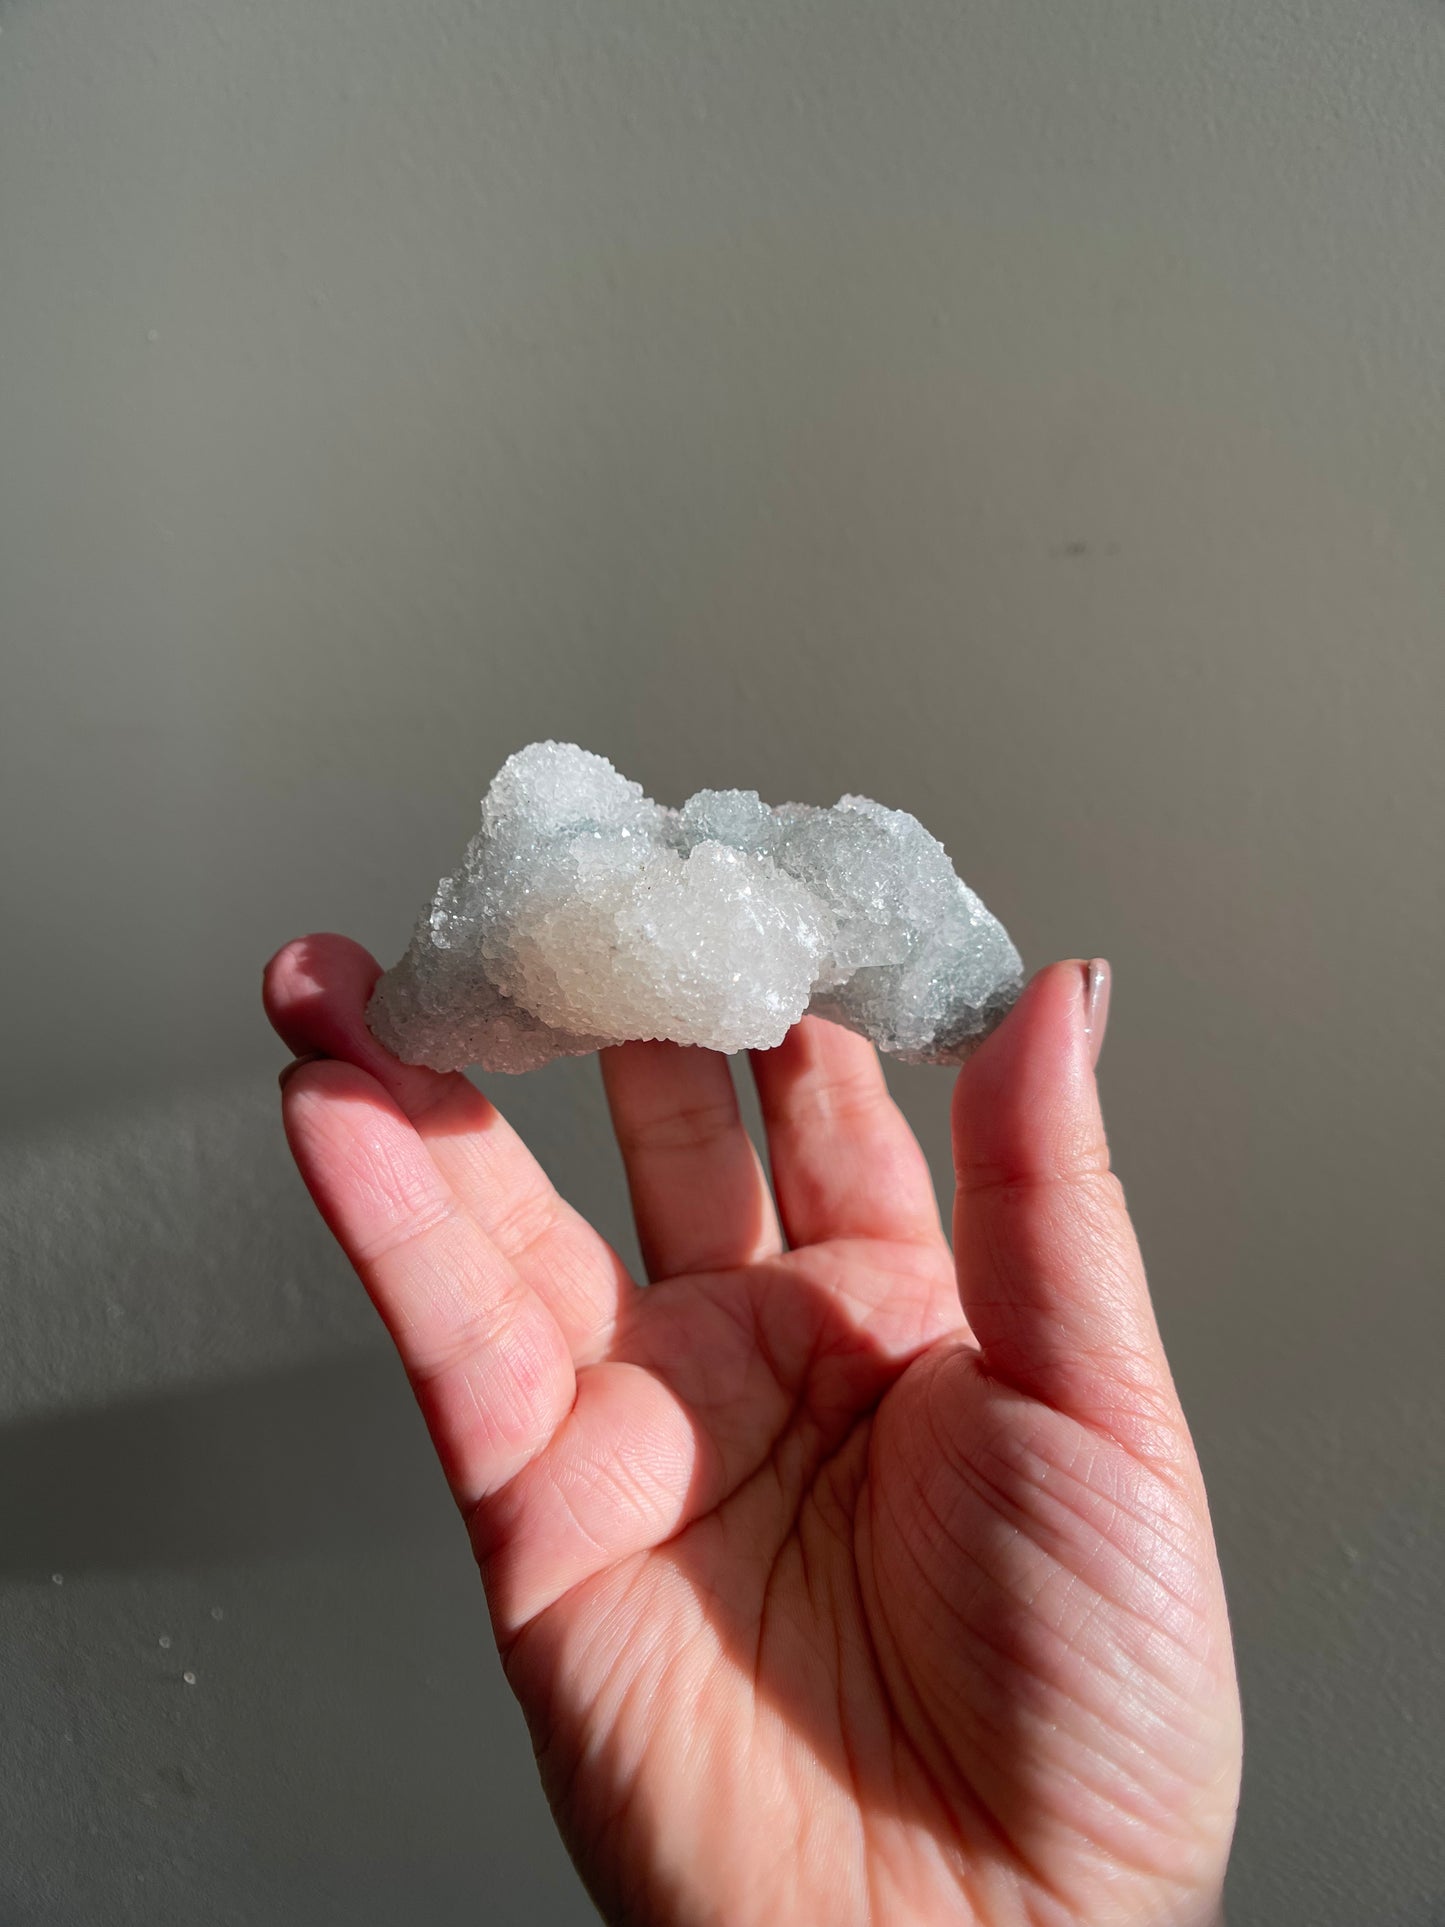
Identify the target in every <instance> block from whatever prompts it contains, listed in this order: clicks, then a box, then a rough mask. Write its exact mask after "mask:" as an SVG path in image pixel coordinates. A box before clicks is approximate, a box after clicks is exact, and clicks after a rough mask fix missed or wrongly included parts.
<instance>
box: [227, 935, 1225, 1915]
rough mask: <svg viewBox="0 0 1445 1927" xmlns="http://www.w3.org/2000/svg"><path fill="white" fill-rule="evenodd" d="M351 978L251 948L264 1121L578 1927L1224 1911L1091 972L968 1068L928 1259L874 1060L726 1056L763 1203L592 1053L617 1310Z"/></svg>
mask: <svg viewBox="0 0 1445 1927" xmlns="http://www.w3.org/2000/svg"><path fill="white" fill-rule="evenodd" d="M377 969H378V966H377V965H376V963H375V962H374V961H373V959H371V958H370V957H369V956H368V955H367V953H366V952H365V951H363V950H362V949H360V948H359V946H357V945H355V944H353V943H351V942H349V941H348V940H347V939H345V938H343V937H335V936H318V937H309V938H303V939H301V940H300V941H299V942H297V943H293V944H289V945H287V946H286V948H285V949H283V950H282V951H280V952H279V953H278V954H277V955H276V956H275V957H274V958H273V959H272V960H271V963H270V964H269V965H268V967H267V972H266V985H265V994H266V1006H267V1010H268V1012H269V1014H270V1017H271V1021H272V1023H273V1024H274V1025H275V1027H276V1029H277V1031H278V1032H279V1033H280V1035H281V1037H282V1039H283V1041H284V1042H285V1043H286V1045H287V1046H288V1047H289V1048H290V1049H291V1050H292V1051H293V1052H295V1053H296V1054H297V1056H298V1057H299V1058H302V1059H303V1060H307V1061H302V1062H301V1063H299V1064H296V1065H292V1066H289V1067H288V1069H287V1071H286V1072H284V1073H283V1078H282V1082H283V1091H284V1097H283V1107H284V1116H285V1127H286V1133H287V1137H288V1139H289V1141H290V1145H291V1149H292V1151H293V1153H294V1155H295V1158H296V1162H297V1164H298V1166H299V1168H300V1171H301V1175H302V1177H303V1178H304V1179H305V1181H306V1184H307V1185H308V1187H309V1188H310V1191H311V1194H312V1196H313V1197H314V1199H315V1200H316V1203H317V1205H318V1207H319V1208H320V1210H321V1212H322V1215H323V1216H324V1217H325V1219H326V1222H327V1223H328V1224H329V1226H330V1227H331V1230H332V1231H333V1233H334V1234H335V1236H336V1237H337V1239H338V1240H339V1242H340V1243H341V1245H342V1247H343V1249H344V1250H345V1252H346V1254H347V1256H348V1257H349V1258H350V1260H351V1262H352V1264H353V1265H354V1266H355V1268H356V1270H357V1272H358V1274H359V1275H360V1277H361V1279H362V1282H363V1283H364V1284H365V1286H366V1288H367V1290H368V1292H369V1293H370V1295H371V1297H372V1299H373V1301H374V1302H375V1304H376V1307H377V1309H378V1311H379V1312H380V1314H381V1316H382V1318H383V1320H384V1321H385V1323H386V1326H387V1328H388V1330H389V1331H390V1333H391V1336H392V1338H393V1340H394V1341H395V1344H396V1346H397V1349H398V1351H399V1353H400V1355H401V1359H402V1362H403V1364H404V1365H405V1367H406V1370H407V1373H408V1375H409V1377H410V1379H411V1383H412V1385H413V1387H414V1389H415V1391H416V1395H417V1397H418V1399H419V1400H420V1403H421V1407H422V1411H423V1413H424V1414H425V1417H426V1421H427V1424H428V1426H429V1428H430V1431H431V1436H432V1438H433V1440H434V1442H435V1445H436V1449H437V1454H438V1457H439V1458H440V1460H441V1464H442V1467H443V1470H444V1472H445V1474H446V1477H447V1479H448V1480H449V1482H450V1485H451V1489H452V1492H453V1494H454V1496H455V1498H456V1501H457V1503H458V1505H459V1507H460V1508H461V1511H462V1514H463V1516H464V1518H465V1519H466V1521H467V1524H468V1527H469V1530H470V1533H471V1539H472V1544H473V1546H474V1548H475V1551H476V1555H477V1559H478V1562H479V1564H480V1567H481V1571H482V1576H483V1579H484V1581H485V1585H486V1597H487V1602H488V1605H489V1608H490V1614H491V1623H492V1629H493V1632H494V1633H495V1636H496V1639H497V1643H498V1645H499V1647H500V1650H501V1654H502V1659H503V1663H504V1665H505V1669H506V1674H507V1678H508V1679H509V1681H510V1682H511V1685H512V1688H513V1690H514V1691H515V1692H516V1694H517V1697H518V1699H519V1700H520V1702H521V1704H522V1707H523V1709H524V1711H525V1713H526V1716H527V1720H528V1723H529V1725H530V1728H531V1732H532V1736H533V1741H534V1745H535V1748H536V1752H537V1758H538V1762H539V1765H540V1769H541V1774H542V1780H543V1784H544V1786H545V1788H546V1791H547V1795H548V1798H549V1799H550V1801H551V1803H552V1807H553V1810H554V1812H555V1814H556V1817H557V1822H558V1825H559V1826H560V1827H561V1830H562V1833H563V1835H564V1837H565V1839H566V1842H567V1845H568V1848H569V1849H570V1851H571V1853H572V1856H573V1858H574V1860H575V1861H576V1864H577V1866H578V1868H579V1870H580V1871H581V1874H582V1876H583V1878H584V1880H585V1881H586V1882H587V1885H588V1888H589V1889H590V1891H591V1893H592V1895H593V1897H594V1899H595V1900H596V1902H597V1904H598V1906H599V1908H600V1909H601V1911H602V1913H603V1915H604V1916H605V1918H606V1919H607V1920H609V1921H612V1922H616V1923H628V1927H633V1924H634V1923H636V1924H637V1927H642V1924H643V1923H646V1924H647V1927H694V1924H696V1927H702V1923H708V1924H709V1927H755V1924H756V1927H824V1924H826V1927H865V1924H866V1927H913V1924H914V1923H917V1924H918V1927H922V1924H923V1923H927V1924H928V1927H935V1924H937V1927H942V1923H950V1924H951V1923H958V1927H1074V1924H1075V1923H1081V1924H1082V1923H1087V1927H1212V1924H1213V1923H1215V1922H1216V1921H1218V1920H1219V1918H1220V1913H1219V1908H1220V1892H1221V1887H1222V1882H1223V1875H1224V1867H1225V1862H1226V1859H1227V1856H1228V1851H1229V1842H1230V1837H1231V1833H1232V1830H1233V1824H1234V1812H1235V1804H1236V1800H1237V1796H1238V1786H1239V1766H1240V1723H1239V1702H1238V1695H1237V1691H1236V1686H1235V1675H1234V1662H1233V1654H1232V1649H1231V1644H1230V1637H1229V1626H1228V1620H1227V1617H1226V1612H1225V1604H1224V1595H1223V1590H1222V1587H1221V1584H1220V1577H1219V1569H1218V1563H1217V1560H1216V1556H1215V1550H1214V1541H1213V1537H1212V1534H1211V1530H1210V1524H1209V1514H1208V1508H1207V1505H1206V1501H1205V1494H1204V1488H1203V1484H1202V1481H1201V1478H1200V1474H1199V1468H1198V1464H1197V1461H1196V1459H1195V1455H1194V1450H1193V1447H1192V1445H1191V1443H1190V1438H1189V1433H1188V1429H1187V1427H1186V1425H1185V1421H1184V1417H1183V1414H1182V1413H1181V1411H1180V1407H1179V1403H1178V1399H1177V1397H1176V1395H1175V1391H1174V1387H1173V1383H1172V1381H1171V1378H1170V1373H1169V1368H1168V1365H1167V1364H1166V1362H1165V1358H1164V1354H1163V1350H1162V1348H1161V1345H1160V1341H1159V1335H1158V1331H1157V1329H1156V1326H1155V1322H1154V1317H1153V1313H1152V1311H1151V1308H1150V1302H1149V1295H1148V1288H1147V1285H1146V1283H1145V1278H1144V1272H1143V1267H1142V1264H1141V1261H1140V1257H1139V1252H1138V1247H1137V1244H1136V1242H1135V1238H1134V1234H1133V1231H1132V1228H1131V1226H1130V1223H1129V1217H1128V1213H1127V1210H1126V1208H1125V1204H1124V1198H1123V1193H1122V1191H1121V1190H1120V1187H1119V1184H1118V1181H1117V1180H1116V1179H1115V1178H1114V1177H1113V1176H1112V1175H1111V1173H1110V1170H1109V1161H1108V1151H1107V1146H1106V1143H1105V1137H1104V1129H1103V1124H1102V1120H1101V1116H1100V1111H1099V1105H1098V1098H1097V1092H1096V1087H1095V1079H1094V1068H1093V1067H1094V1061H1095V1058H1096V1056H1097V1052H1098V1046H1099V1043H1100V1042H1101V1039H1102V1030H1103V1015H1104V1011H1105V1009H1106V1008H1107V988H1108V975H1107V970H1104V971H1102V972H1100V971H1097V970H1096V971H1095V972H1094V973H1093V979H1092V981H1093V985H1094V990H1095V998H1094V1003H1093V1008H1092V1023H1091V1022H1090V1015H1091V1008H1090V998H1089V985H1090V981H1091V979H1090V972H1089V970H1088V968H1087V967H1086V966H1084V965H1081V964H1080V963H1078V962H1074V961H1070V962H1065V963H1059V964H1054V965H1051V966H1049V967H1048V968H1047V969H1045V970H1042V971H1040V972H1039V973H1038V975H1037V976H1036V977H1035V978H1034V979H1033V980H1032V982H1031V983H1030V984H1029V986H1028V988H1027V990H1026V991H1025V993H1024V995H1023V997H1022V998H1021V1000H1020V1002H1019V1003H1018V1005H1017V1006H1016V1007H1015V1009H1014V1010H1013V1012H1012V1013H1011V1014H1010V1016H1009V1017H1008V1018H1007V1020H1006V1021H1005V1022H1004V1024H1003V1025H1002V1026H1001V1027H1000V1028H999V1029H998V1030H997V1031H996V1032H995V1033H994V1034H993V1036H992V1037H990V1038H989V1039H988V1041H987V1042H986V1043H985V1044H984V1045H983V1046H982V1048H981V1049H980V1050H979V1051H978V1052H977V1053H976V1055H975V1056H974V1057H973V1058H972V1059H971V1060H970V1062H969V1063H968V1064H967V1065H965V1066H964V1068H963V1070H962V1072H961V1073H959V1075H958V1081H957V1088H956V1093H955V1099H954V1106H953V1132H954V1151H955V1168H956V1171H957V1174H958V1190H957V1202H956V1207H955V1212H954V1223H953V1250H952V1251H950V1248H949V1244H948V1242H947V1241H946V1239H945V1237H944V1233H943V1229H942V1227H941V1224H940V1221H939V1217H938V1212H937V1207H936V1204H935V1198H934V1192H933V1188H932V1185H931V1182H930V1179H929V1174H928V1170H927V1166H926V1164H925V1162H924V1158H923V1155H922V1153H921V1151H920V1150H919V1147H918V1145H917V1143H916V1141H915V1139H914V1138H913V1135H912V1133H911V1132H910V1131H909V1129H908V1126H907V1125H906V1124H905V1122H904V1120H903V1118H902V1116H901V1114H900V1113H899V1111H898V1110H897V1108H896V1107H895V1105H894V1104H893V1103H892V1101H891V1100H890V1098H889V1096H888V1092H887V1088H886V1086H885V1084H884V1081H883V1077H882V1073H881V1070H880V1067H879V1064H878V1060H877V1057H876V1055H875V1053H874V1051H873V1050H872V1048H871V1047H870V1046H869V1045H867V1044H865V1043H864V1042H862V1041H861V1040H860V1039H859V1038H857V1037H854V1036H851V1035H850V1034H848V1033H847V1032H845V1031H843V1030H840V1029H838V1028H836V1027H835V1026H833V1025H830V1024H825V1023H822V1022H820V1021H818V1020H815V1019H805V1020H804V1021H803V1022H802V1023H801V1024H799V1025H798V1026H797V1027H796V1028H795V1029H794V1030H792V1031H791V1032H790V1033H789V1035H788V1037H787V1039H786V1041H785V1042H784V1043H783V1044H782V1045H781V1046H780V1047H779V1048H778V1049H777V1050H773V1051H767V1052H760V1053H755V1054H754V1057H753V1062H752V1071H753V1076H754V1078H755V1080H756V1084H757V1090H758V1095H759V1101H760V1105H761V1109H762V1113H763V1117H764V1120H765V1123H766V1128H767V1135H768V1153H769V1163H770V1166H771V1173H772V1183H771V1186H770V1185H769V1182H768V1180H767V1177H766V1176H765V1174H764V1171H763V1169H762V1166H761V1165H760V1163H759V1160H758V1157H757V1155H756V1153H755V1151H754V1149H753V1146H752V1144H751V1142H750V1140H749V1138H748V1135H747V1132H746V1130H745V1129H744V1127H743V1124H742V1122H741V1120H740V1118H739V1115H738V1110H737V1104H736V1100H735V1097H734V1092H733V1084H732V1080H731V1075H730V1072H729V1068H728V1064H727V1061H726V1059H724V1058H721V1057H717V1056H714V1055H712V1054H711V1053H709V1052H706V1051H701V1050H695V1049H684V1048H681V1047H679V1046H676V1045H670V1044H629V1045H625V1046H622V1047H621V1048H619V1049H616V1050H612V1051H608V1052H605V1053H604V1054H603V1059H602V1072H603V1077H604V1081H605V1084H606V1090H607V1096H608V1101H609V1104H610V1106H611V1111H612V1117H613V1122H614V1126H615V1128H616V1131H617V1136H618V1142H619V1145H620V1147H621V1150H622V1154H623V1160H624V1163H625V1166H626V1170H627V1177H628V1183H629V1186H630V1189H631V1194H632V1203H633V1209H634V1212H635V1215H636V1219H637V1227H638V1233H639V1242H640V1246H641V1249H642V1253H643V1256H644V1261H645V1265H646V1270H647V1275H648V1280H649V1281H650V1282H648V1283H647V1284H645V1285H644V1284H640V1283H639V1282H637V1281H634V1280H633V1279H632V1278H631V1277H629V1276H628V1274H627V1271H626V1269H625V1267H624V1266H623V1264H622V1263H621V1261H620V1260H619V1259H618V1257H617V1256H616V1254H615V1253H614V1252H613V1251H612V1250H611V1249H610V1248H609V1246H608V1245H607V1244H606V1243H605V1242H604V1241H603V1239H602V1238H601V1237H599V1236H598V1235H597V1233H596V1232H595V1231H594V1230H593V1229H592V1228H591V1227H590V1226H589V1225H588V1224H587V1223H585V1222H584V1221H583V1220H582V1219H581V1218H580V1217H579V1216H578V1215H577V1213H576V1212H574V1211H573V1210H572V1209H571V1207H570V1206H568V1205H567V1204H566V1203H565V1202H564V1201H563V1200H562V1199H561V1198H560V1197H559V1196H558V1194H557V1193H556V1191H555V1190H554V1189H553V1187H552V1185H551V1183H550V1182H549V1180H548V1179H547V1177H546V1176H545V1175H544V1173H543V1172H542V1170H541V1168H540V1167H539V1165H538V1164H537V1163H536V1161H535V1160H534V1158H533V1157H532V1156H531V1154H530V1153H529V1152H528V1151H527V1149H526V1147H525V1146H524V1145H523V1144H522V1142H521V1140H520V1139H519V1138H518V1137H517V1136H516V1134H515V1133H514V1132H513V1131H512V1130H511V1128H510V1127H509V1126H508V1124H507V1123H506V1122H505V1120H504V1119H503V1117H502V1116H501V1114H500V1113H499V1112H498V1111H497V1109H496V1108H495V1107H494V1106H493V1105H492V1104H491V1103H490V1102H489V1101H488V1100H487V1099H486V1098H485V1097H483V1096H482V1095H481V1094H480V1093H479V1092H478V1091H477V1090H476V1088H475V1087H474V1086H473V1085H472V1084H471V1083H470V1082H469V1081H468V1080H467V1079H466V1078H464V1077H462V1076H460V1075H458V1074H455V1073H453V1074H450V1075H441V1074H439V1073H436V1072H433V1071H428V1070H423V1069H420V1068H417V1067H414V1066H409V1065H404V1064H401V1063H399V1062H398V1061H397V1060H396V1059H395V1058H394V1057H392V1056H390V1055H389V1054H388V1053H387V1052H386V1051H384V1050H383V1049H382V1048H381V1047H380V1045H378V1044H377V1043H376V1041H375V1040H374V1039H373V1038H372V1037H371V1035H370V1033H369V1032H368V1031H367V1030H366V1027H365V1024H364V1021H363V1010H364V1006H365V1002H366V998H367V995H368V993H369V991H370V989H371V985H372V983H373V982H374V980H375V977H376V975H377ZM1100 992H1102V994H1100ZM946 1074H947V1073H945V1072H942V1071H940V1072H939V1073H938V1075H939V1076H944V1075H946ZM955 1254H956V1260H955Z"/></svg>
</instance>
